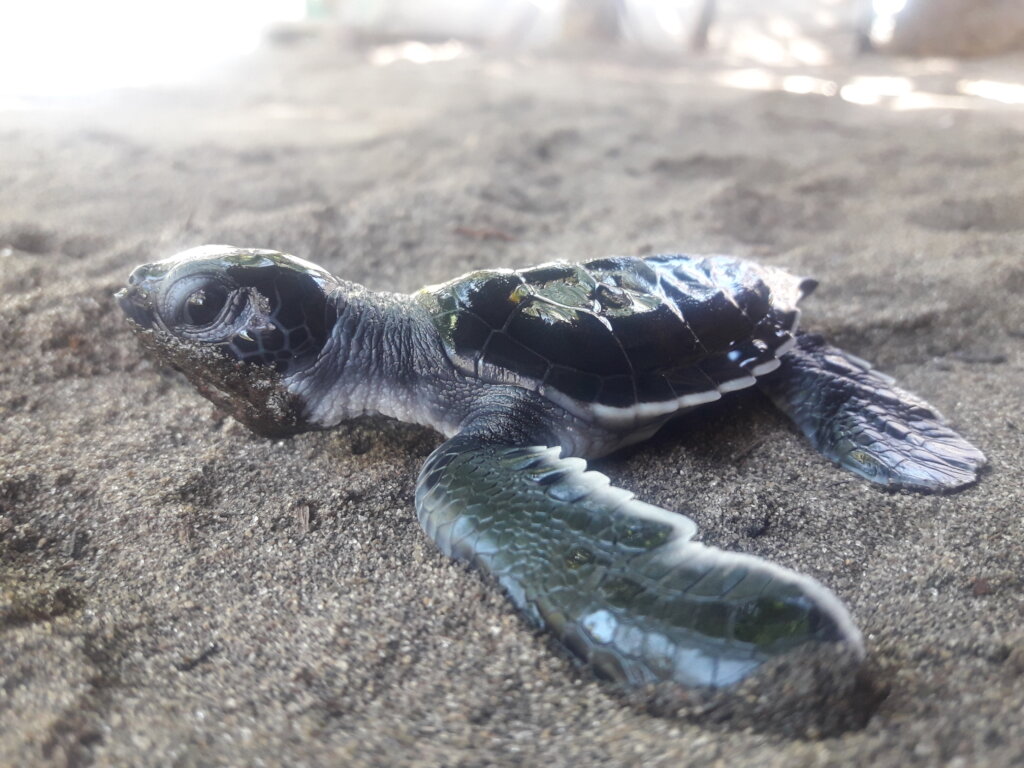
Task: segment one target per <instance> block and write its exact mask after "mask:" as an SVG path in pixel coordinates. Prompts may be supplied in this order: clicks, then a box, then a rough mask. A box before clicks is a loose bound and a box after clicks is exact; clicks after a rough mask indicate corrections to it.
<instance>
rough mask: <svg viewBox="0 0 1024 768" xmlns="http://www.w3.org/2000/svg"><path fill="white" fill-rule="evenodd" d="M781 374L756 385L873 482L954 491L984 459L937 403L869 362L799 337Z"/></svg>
mask: <svg viewBox="0 0 1024 768" xmlns="http://www.w3.org/2000/svg"><path fill="white" fill-rule="evenodd" d="M781 360H782V365H781V366H780V368H779V370H778V371H776V372H775V373H772V374H771V375H769V376H766V377H764V378H763V379H760V380H759V381H758V384H759V385H760V387H761V388H762V389H763V390H764V391H765V392H766V393H768V395H769V396H770V397H771V398H772V400H773V401H774V402H775V404H776V405H777V406H778V407H779V409H781V410H782V411H783V412H784V413H785V414H786V415H787V416H789V417H790V418H791V419H792V420H793V421H794V422H795V423H796V425H797V426H798V427H799V428H800V429H801V431H802V432H803V433H804V434H805V435H807V437H809V438H810V440H811V443H812V444H813V445H814V447H815V448H817V449H818V451H820V452H821V453H822V454H823V455H824V456H825V457H827V458H829V459H831V460H832V461H835V462H836V463H838V464H839V465H840V466H842V467H845V468H846V469H848V470H850V471H851V472H855V473H856V474H858V475H860V476H861V477H865V478H867V479H868V480H871V481H872V482H874V483H879V484H881V485H888V486H891V487H896V488H910V489H913V490H917V491H929V492H941V491H954V490H957V489H958V488H962V487H964V486H966V485H970V484H971V483H973V482H975V481H976V480H977V477H978V470H979V469H980V468H981V467H982V466H983V465H984V464H985V455H984V454H983V453H982V452H981V451H979V450H978V449H977V448H975V447H974V446H973V445H971V444H970V443H969V442H967V441H966V440H965V439H964V438H962V437H961V436H960V435H958V434H957V433H956V432H954V431H953V430H952V429H950V428H949V427H948V426H947V425H946V422H945V419H943V418H942V415H941V414H939V412H938V411H936V410H935V409H934V408H933V407H932V406H930V405H929V404H928V403H926V402H925V401H923V400H921V399H920V398H919V397H916V396H915V395H912V394H910V393H909V392H907V391H905V390H902V389H900V388H899V387H896V386H895V385H894V384H893V380H892V379H891V378H889V377H888V376H885V375H884V374H881V373H879V372H878V371H875V370H872V368H871V366H870V365H869V364H868V363H866V362H864V361H863V360H861V359H859V358H857V357H854V356H853V355H850V354H848V353H846V352H843V351H842V350H841V349H837V348H836V347H833V346H830V345H829V344H827V343H825V341H824V340H823V339H822V338H821V337H820V336H817V335H814V334H800V335H798V337H797V345H796V347H794V348H793V349H792V350H790V351H789V352H788V353H786V354H785V355H783V356H782V358H781Z"/></svg>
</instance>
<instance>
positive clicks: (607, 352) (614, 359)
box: [508, 310, 629, 375]
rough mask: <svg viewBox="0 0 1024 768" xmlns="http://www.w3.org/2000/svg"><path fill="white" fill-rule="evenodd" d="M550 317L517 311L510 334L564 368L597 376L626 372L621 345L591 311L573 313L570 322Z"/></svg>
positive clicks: (509, 330)
mask: <svg viewBox="0 0 1024 768" xmlns="http://www.w3.org/2000/svg"><path fill="white" fill-rule="evenodd" d="M551 317H552V316H551V315H531V314H527V313H525V312H517V313H516V314H515V316H514V317H513V318H512V320H511V322H510V323H509V326H508V332H509V335H510V336H512V338H514V339H515V340H516V341H519V342H520V343H522V344H524V345H525V346H528V347H529V348H531V349H533V350H534V351H535V352H536V353H537V354H539V355H540V356H541V357H543V358H544V359H545V360H548V361H549V362H552V363H561V364H562V365H564V366H566V367H567V368H575V369H576V370H578V371H583V372H585V373H596V374H599V375H612V374H616V373H622V372H623V371H629V361H628V360H627V359H626V355H625V354H624V353H623V351H622V347H621V345H620V344H619V342H618V341H617V340H616V339H615V337H614V336H613V335H612V334H611V333H610V332H609V331H608V329H607V328H605V326H604V325H603V324H602V323H601V321H600V320H598V319H597V317H596V316H595V315H594V314H593V313H592V312H588V311H586V310H579V311H575V312H572V313H571V317H572V320H571V321H562V322H558V321H552V319H551Z"/></svg>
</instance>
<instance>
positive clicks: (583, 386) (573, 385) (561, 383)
mask: <svg viewBox="0 0 1024 768" xmlns="http://www.w3.org/2000/svg"><path fill="white" fill-rule="evenodd" d="M544 383H545V385H546V386H549V387H553V388H554V389H557V390H558V391H559V392H564V393H565V394H567V395H568V396H569V397H572V398H575V399H576V400H579V401H580V402H584V403H592V402H594V401H595V400H596V399H597V393H598V392H599V391H600V389H601V377H600V376H597V375H595V374H592V373H582V372H581V371H576V370H573V369H571V368H566V367H565V366H562V365H553V366H551V370H550V371H549V372H548V376H547V379H546V381H545V382H544Z"/></svg>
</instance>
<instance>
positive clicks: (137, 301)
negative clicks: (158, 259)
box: [114, 264, 162, 329]
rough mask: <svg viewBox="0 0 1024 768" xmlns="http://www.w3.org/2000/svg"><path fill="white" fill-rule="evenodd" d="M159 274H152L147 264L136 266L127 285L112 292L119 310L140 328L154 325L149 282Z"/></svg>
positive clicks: (154, 319)
mask: <svg viewBox="0 0 1024 768" xmlns="http://www.w3.org/2000/svg"><path fill="white" fill-rule="evenodd" d="M161 276H162V274H161V275H159V276H158V275H154V274H153V270H152V269H151V265H149V264H144V265H142V266H141V267H136V268H135V269H134V270H132V273H131V275H129V276H128V285H127V286H126V287H124V288H122V289H121V290H120V291H118V292H117V293H115V294H114V298H115V299H117V303H118V304H119V305H120V307H121V311H122V312H124V313H125V315H127V316H128V318H129V319H130V320H132V321H133V322H134V323H136V324H137V325H139V326H140V327H142V328H146V329H149V328H152V327H153V326H154V325H155V321H156V318H155V316H154V312H153V301H152V299H151V295H152V293H153V291H152V288H151V286H150V283H152V282H154V281H155V279H158V278H159V277H161Z"/></svg>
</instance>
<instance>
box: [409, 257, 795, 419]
mask: <svg viewBox="0 0 1024 768" xmlns="http://www.w3.org/2000/svg"><path fill="white" fill-rule="evenodd" d="M813 285H814V283H813V281H809V280H801V279H799V278H796V277H794V276H792V275H790V274H788V273H786V272H784V271H782V270H780V269H777V268H773V267H764V266H759V265H756V264H753V263H749V262H745V261H742V260H739V259H734V258H731V257H725V256H712V257H693V256H685V255H665V256H650V257H646V258H635V257H616V258H606V259H596V260H594V261H588V262H584V263H581V264H569V263H565V262H553V263H550V264H544V265H541V266H538V267H533V268H531V269H522V270H487V271H480V272H472V273H470V274H467V275H464V276H462V277H461V278H458V279H456V280H453V281H451V282H448V283H444V284H442V285H437V286H429V287H427V288H424V289H423V290H422V291H421V292H420V293H419V294H418V298H419V300H420V301H421V302H423V303H424V304H425V305H426V306H427V307H428V309H429V310H430V312H431V314H432V316H433V320H434V323H435V325H436V327H437V329H438V330H439V331H440V333H441V337H442V339H443V341H444V344H445V347H446V351H447V353H448V356H449V358H450V359H451V361H452V362H453V363H454V364H455V366H456V367H457V368H458V369H459V370H461V371H462V372H463V373H465V374H467V375H472V376H475V377H478V378H480V379H483V380H485V381H488V382H491V383H508V384H515V385H518V386H523V387H526V388H528V389H532V390H534V391H537V392H539V393H541V394H542V395H544V396H546V397H548V398H550V399H552V400H554V401H555V402H558V403H559V404H560V405H562V406H563V407H566V408H568V409H569V410H571V411H572V412H574V413H576V414H577V415H580V416H584V417H588V418H596V419H597V420H598V421H609V422H614V421H618V422H621V421H623V420H628V421H630V422H631V423H638V422H643V421H645V420H648V419H655V418H659V417H663V416H664V415H665V414H669V413H673V412H675V411H678V410H680V409H682V408H687V407H692V406H694V405H699V404H700V403H704V402H709V401H711V400H716V399H718V398H719V397H721V394H722V393H723V392H728V391H731V390H734V389H741V388H743V387H746V386H749V385H751V384H753V383H754V380H755V378H756V377H757V376H759V375H762V374H764V373H768V372H769V371H771V370H774V369H775V368H776V367H778V364H779V363H778V360H777V357H778V355H779V354H782V352H784V351H785V350H786V349H788V346H789V345H790V344H791V343H792V340H793V336H792V332H793V331H794V330H795V327H796V322H797V319H798V316H799V311H798V310H797V309H796V303H797V301H799V299H800V298H801V297H802V296H803V295H804V294H806V293H807V292H808V291H809V290H811V289H812V288H813Z"/></svg>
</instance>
